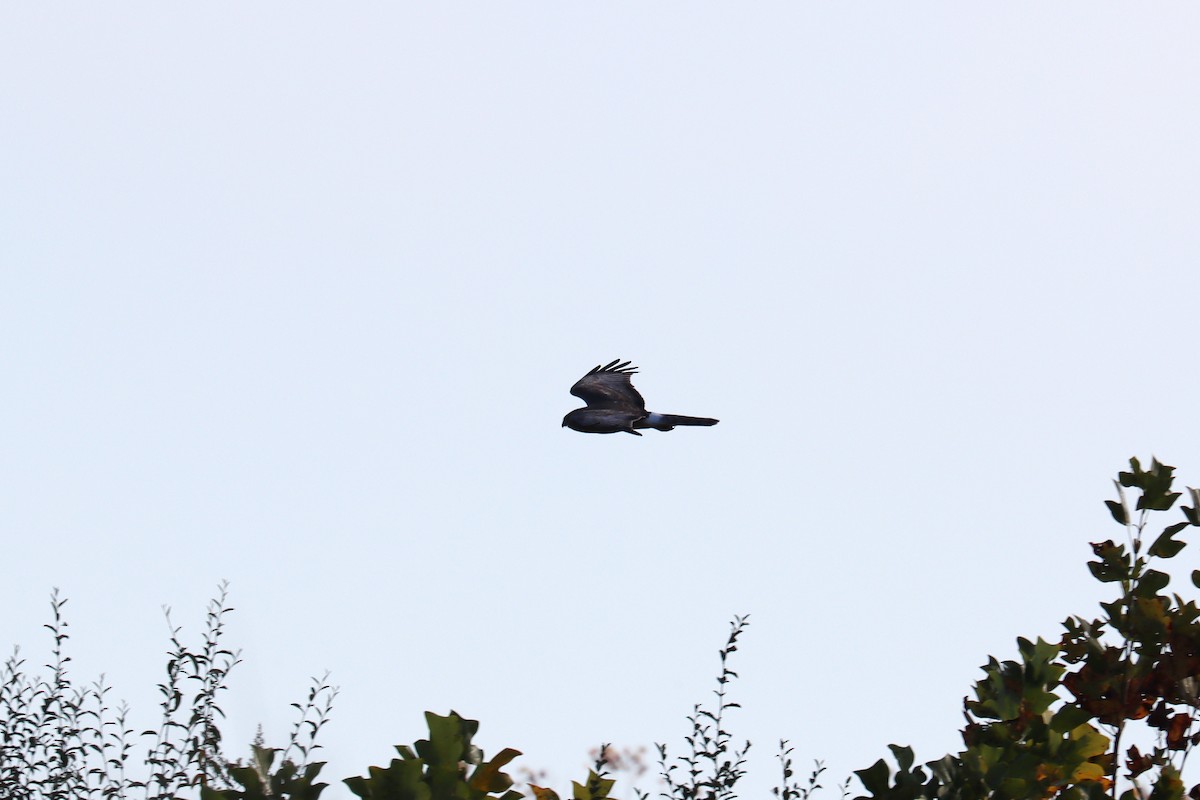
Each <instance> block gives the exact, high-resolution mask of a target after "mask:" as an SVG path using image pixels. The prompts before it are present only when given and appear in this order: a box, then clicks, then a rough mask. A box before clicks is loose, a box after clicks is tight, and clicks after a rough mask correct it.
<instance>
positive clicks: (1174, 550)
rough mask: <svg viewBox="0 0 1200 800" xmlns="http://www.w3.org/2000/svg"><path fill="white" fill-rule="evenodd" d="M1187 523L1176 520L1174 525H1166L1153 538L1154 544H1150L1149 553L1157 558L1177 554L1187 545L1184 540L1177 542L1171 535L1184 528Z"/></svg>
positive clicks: (1172, 556)
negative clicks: (1156, 536)
mask: <svg viewBox="0 0 1200 800" xmlns="http://www.w3.org/2000/svg"><path fill="white" fill-rule="evenodd" d="M1187 526H1188V523H1186V522H1177V523H1175V524H1174V525H1169V526H1167V527H1166V528H1165V529H1164V530H1163V532H1162V533H1161V534H1159V537H1158V538H1157V539H1155V540H1154V544H1152V545H1150V550H1149V551H1147V552H1148V554H1149V555H1151V556H1156V557H1158V558H1174V557H1175V556H1176V555H1178V554H1179V551H1180V550H1182V549H1183V548H1185V547H1187V543H1186V542H1179V541H1176V540H1174V539H1172V538H1171V537H1172V536H1174V535H1175V534H1177V533H1179V532H1180V531H1181V530H1183V529H1184V528H1186V527H1187Z"/></svg>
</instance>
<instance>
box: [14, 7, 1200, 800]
mask: <svg viewBox="0 0 1200 800" xmlns="http://www.w3.org/2000/svg"><path fill="white" fill-rule="evenodd" d="M1198 26H1200V7H1198V6H1196V5H1195V4H1191V3H1161V4H1157V5H1156V6H1155V7H1154V9H1153V10H1152V11H1146V10H1144V9H1133V8H1132V7H1130V6H1129V5H1127V4H1119V3H1092V2H1089V3H1083V2H1062V3H1052V4H1046V3H1023V2H1007V3H1003V4H963V3H951V2H945V3H874V4H867V3H859V2H845V3H841V2H839V3H815V2H814V3H770V2H762V3H708V2H689V3H681V2H655V3H633V2H628V3H614V2H605V3H515V2H503V3H487V4H483V3H477V4H467V3H439V4H433V3H427V4H419V5H418V4H395V3H352V4H346V3H339V4H334V5H328V4H316V3H268V2H262V3H250V4H245V3H226V2H218V3H206V4H203V5H202V6H195V5H193V6H190V7H187V8H184V7H181V6H179V5H177V4H161V3H149V2H147V3H141V4H136V3H123V2H119V3H104V4H68V3H54V4H44V3H38V4H33V3H10V4H6V5H5V7H4V8H3V10H2V11H0V107H2V108H3V116H2V119H3V123H2V125H0V185H2V187H3V188H2V190H0V342H2V343H0V396H2V397H3V401H2V402H3V413H2V414H0V448H2V450H3V454H4V455H3V458H2V459H0V526H2V535H3V541H4V547H3V560H2V561H0V604H2V606H3V608H4V612H5V613H4V615H3V618H2V619H0V646H3V647H7V646H9V644H13V643H21V644H23V645H24V647H25V650H26V652H28V653H29V654H30V655H31V658H30V660H31V662H32V663H38V661H39V660H42V659H44V658H45V655H44V654H45V652H46V650H47V636H46V634H45V632H44V631H42V630H41V628H40V626H41V624H42V623H43V622H46V621H48V618H49V612H48V604H47V601H48V596H49V592H50V590H51V587H54V586H58V587H60V588H61V589H62V591H63V593H64V594H65V595H66V596H68V597H69V598H70V600H71V601H70V604H69V605H68V611H69V618H70V620H71V622H72V628H71V631H72V633H73V639H72V642H71V645H72V647H71V652H72V654H73V656H74V658H75V660H74V662H73V664H72V667H73V671H74V672H73V674H74V675H75V676H76V677H77V678H78V679H80V680H90V679H92V678H94V677H95V676H96V675H98V674H99V673H100V672H104V673H106V674H107V676H108V678H109V680H110V682H111V683H112V684H114V687H115V688H114V694H115V695H116V696H119V697H125V698H127V699H128V700H129V701H130V702H131V703H132V704H133V705H134V706H135V720H136V727H139V728H141V727H151V726H152V725H153V724H154V722H155V719H156V716H155V708H154V703H155V695H154V690H153V686H154V683H155V682H156V681H158V680H160V675H161V672H162V668H163V663H164V661H165V657H164V655H163V654H164V652H165V650H166V647H167V626H166V624H165V623H164V622H163V619H162V612H161V607H162V606H163V605H170V606H172V607H173V608H174V609H175V618H176V621H177V622H178V623H181V624H183V625H184V626H185V633H186V632H188V631H190V632H191V633H192V634H197V633H198V632H199V630H200V626H201V623H202V620H203V607H204V604H205V602H206V601H207V599H208V598H209V597H210V596H211V595H212V593H213V592H214V591H215V587H216V585H217V584H218V582H219V581H221V580H222V579H228V580H229V581H230V582H231V592H232V603H233V605H234V606H235V607H236V609H237V610H236V612H235V613H234V614H233V615H232V617H231V618H230V639H231V642H232V643H233V644H235V645H238V646H240V647H241V648H242V650H243V658H244V663H243V664H242V665H240V666H239V667H238V668H237V669H236V670H235V671H234V672H233V674H232V675H231V689H230V693H229V694H228V695H227V696H226V698H225V704H224V705H225V708H226V711H227V712H228V713H229V717H230V719H229V725H228V728H227V736H228V737H229V740H230V744H231V749H232V750H234V751H235V752H237V750H238V749H239V748H240V747H241V743H243V742H248V741H249V739H250V737H251V736H252V735H253V732H254V728H255V726H256V725H257V724H258V723H260V722H261V723H262V724H263V725H264V727H265V731H266V734H267V738H268V740H269V742H281V741H282V740H283V738H284V737H285V736H286V733H287V730H288V727H289V725H290V722H291V719H292V717H291V709H289V708H288V704H289V703H290V702H293V701H297V700H300V699H301V698H302V697H303V694H304V692H305V689H306V686H307V681H308V677H309V676H311V675H314V674H320V673H322V672H323V671H324V670H326V669H329V670H332V672H333V677H332V680H333V681H334V682H335V683H337V684H339V685H340V686H341V687H342V694H341V696H340V697H339V700H338V703H337V706H336V708H335V710H334V714H333V720H332V722H331V723H330V725H329V727H328V728H327V729H326V731H325V734H326V735H325V737H324V744H325V745H326V748H327V749H326V750H325V757H326V758H328V760H329V761H330V762H331V763H330V766H329V767H328V768H327V772H326V777H327V778H328V779H330V780H331V781H332V782H333V783H335V785H336V789H331V790H330V791H329V792H328V793H327V796H329V797H333V798H337V797H345V796H348V792H346V791H344V790H343V787H342V786H341V784H340V779H341V778H343V777H346V776H349V775H353V774H362V773H363V772H364V771H365V769H366V767H367V766H368V765H369V764H380V763H385V762H386V761H387V760H388V759H390V758H391V756H392V755H393V751H392V750H391V745H393V744H397V743H401V742H411V741H412V740H414V739H416V738H418V737H420V736H422V735H423V733H424V728H423V718H422V716H421V714H422V712H423V711H424V710H426V709H431V710H435V711H438V712H439V713H445V712H446V711H447V710H449V709H451V708H453V709H456V710H458V711H459V712H461V713H462V714H464V715H466V716H468V717H473V718H476V719H479V720H481V721H482V729H481V732H480V741H479V743H480V744H481V745H482V746H483V747H484V749H485V750H486V751H488V752H496V751H497V750H499V749H500V748H501V747H506V746H511V747H516V748H518V749H521V750H523V751H524V752H525V753H526V756H525V757H524V758H522V759H521V760H520V762H518V763H519V764H525V765H528V766H530V767H534V768H546V769H548V770H550V772H551V774H552V776H553V780H554V781H555V786H557V787H558V788H559V789H560V790H563V789H565V788H567V786H568V784H567V780H568V779H570V778H578V777H580V776H581V775H582V774H583V773H584V770H585V763H586V753H587V750H588V748H589V747H591V746H593V745H595V744H597V743H598V742H600V741H613V742H617V743H619V744H623V745H640V744H646V745H649V744H651V743H652V742H654V741H668V742H671V743H672V744H673V745H674V746H675V747H676V749H678V748H679V747H680V746H681V745H682V742H681V737H682V735H683V734H684V733H685V732H686V722H685V720H684V717H685V715H686V713H687V712H688V711H689V710H690V708H691V705H692V704H693V703H695V702H699V701H704V700H707V699H708V698H709V697H710V696H711V695H710V691H711V689H712V688H713V685H714V684H713V676H714V674H715V672H716V670H717V660H716V650H717V648H718V647H719V645H720V644H721V642H722V641H723V639H724V636H725V634H726V631H727V626H728V620H729V619H730V618H731V616H732V615H733V614H735V613H737V614H745V613H749V614H751V622H752V625H751V628H750V630H749V632H748V633H747V634H746V637H745V639H744V640H743V647H742V649H741V651H740V652H739V653H737V654H736V659H737V660H736V662H735V663H734V667H735V669H738V670H739V671H740V673H741V676H742V677H741V681H740V683H738V684H737V685H736V688H735V689H734V692H735V694H736V698H735V699H737V700H739V701H740V702H742V703H743V705H744V709H743V710H742V711H741V712H737V713H736V715H735V716H734V717H733V722H732V724H733V726H734V728H733V730H734V732H735V733H736V734H738V735H740V736H744V737H749V738H750V739H752V740H753V741H754V742H755V756H754V758H752V760H751V765H750V766H751V771H752V774H751V778H750V780H749V783H748V784H747V796H751V795H757V796H760V797H762V796H765V792H766V791H767V788H768V787H769V786H770V785H772V781H774V779H775V774H776V768H775V765H774V763H773V761H772V760H771V754H772V751H773V748H774V744H773V743H774V742H776V741H777V740H778V739H779V738H781V737H787V738H789V739H792V740H793V741H794V742H795V744H796V746H797V752H796V755H797V757H798V758H799V759H800V760H801V761H802V762H807V761H808V760H809V759H812V758H823V759H825V760H826V761H827V762H828V764H829V766H830V771H831V776H832V781H833V782H836V780H837V779H840V778H841V777H843V776H845V775H847V774H848V773H849V772H850V770H853V769H859V768H863V767H866V766H868V765H870V764H871V763H872V762H873V761H875V760H876V759H877V758H879V757H881V756H883V755H885V753H886V744H887V743H889V742H898V743H909V744H912V745H914V746H915V747H916V748H917V756H918V758H920V759H921V760H929V759H933V758H938V757H940V756H942V755H943V754H945V753H946V752H947V751H954V750H956V749H957V748H958V747H959V745H960V740H959V738H958V734H957V731H958V729H959V727H960V724H961V713H960V709H961V700H962V697H963V695H964V694H966V693H967V692H968V691H969V690H970V687H971V685H972V684H973V682H974V681H975V680H977V678H978V677H979V676H980V673H979V671H978V667H979V666H980V665H981V664H983V663H984V662H985V661H986V660H987V656H988V655H996V656H997V657H1000V658H1011V657H1014V656H1015V653H1016V648H1015V644H1014V639H1015V637H1017V636H1018V635H1023V636H1027V637H1036V636H1039V635H1041V636H1045V637H1047V638H1057V636H1058V635H1059V632H1060V628H1059V623H1060V622H1061V621H1062V620H1063V619H1064V618H1066V617H1067V616H1068V615H1070V614H1090V615H1094V614H1095V613H1097V611H1098V609H1097V607H1096V602H1097V601H1099V600H1103V599H1108V597H1109V595H1108V594H1106V592H1105V590H1104V588H1103V587H1101V586H1100V585H1099V584H1096V583H1095V582H1094V581H1092V580H1091V578H1090V577H1089V575H1088V573H1087V570H1086V568H1085V566H1084V563H1085V561H1086V559H1087V558H1088V556H1089V553H1090V551H1089V549H1088V546H1087V542H1088V541H1094V540H1099V539H1103V538H1108V537H1111V536H1116V535H1120V534H1121V531H1120V530H1119V529H1118V528H1117V527H1116V525H1115V524H1114V523H1112V521H1111V519H1110V518H1109V517H1108V514H1107V511H1106V510H1105V509H1104V507H1103V505H1102V501H1103V500H1104V499H1106V498H1108V497H1110V496H1111V494H1112V488H1111V483H1110V480H1111V478H1112V477H1113V476H1115V474H1116V471H1117V470H1118V469H1120V468H1122V467H1123V466H1124V465H1125V463H1126V459H1127V458H1128V457H1129V456H1131V455H1139V456H1142V457H1145V458H1148V457H1149V456H1150V455H1151V454H1156V455H1158V456H1159V457H1160V458H1162V459H1163V460H1164V461H1166V462H1167V463H1172V464H1176V465H1178V466H1179V467H1180V473H1181V476H1182V479H1183V481H1184V482H1186V483H1190V484H1192V485H1196V484H1198V483H1200V426H1198V425H1197V417H1196V413H1197V396H1198V392H1197V390H1198V388H1200V371H1198V370H1197V341H1198V340H1200V330H1198V328H1200V322H1198V320H1200V269H1198V268H1197V253H1198V251H1200V225H1198V219H1200V148H1198V147H1197V142H1200V103H1198V102H1197V96H1198V89H1200V47H1197V39H1196V31H1197V30H1200V27H1198ZM617 357H620V358H623V359H632V360H633V361H634V363H635V364H636V365H637V366H638V367H640V368H641V370H642V371H641V372H640V373H639V374H638V375H637V376H636V379H635V383H636V385H637V387H638V389H639V390H641V392H642V394H643V395H645V397H646V398H647V403H648V405H649V407H650V408H651V409H652V410H655V411H662V412H673V413H682V414H693V415H702V416H713V417H718V418H720V420H721V423H720V424H719V425H718V426H716V427H714V428H696V429H678V430H675V431H673V432H670V433H658V432H654V431H650V432H647V435H645V436H643V437H641V438H637V437H633V436H625V435H618V436H594V435H584V434H579V433H575V432H572V431H570V430H567V429H563V428H562V427H561V424H560V423H561V419H562V416H563V414H565V413H566V412H567V411H569V410H571V409H572V408H575V407H577V405H579V403H578V402H577V401H576V399H575V398H573V397H571V396H569V395H568V389H569V388H570V386H571V384H572V383H573V382H574V381H575V380H576V379H578V378H579V377H580V376H581V375H582V374H583V373H584V372H586V371H587V370H588V369H589V368H591V367H592V366H594V365H596V364H597V363H601V362H606V361H609V360H611V359H613V358H617ZM1188 552H1191V551H1190V550H1189V551H1185V555H1184V556H1182V557H1181V559H1183V560H1185V561H1187V562H1188V563H1187V565H1186V566H1187V567H1188V568H1189V569H1190V567H1191V566H1194V564H1195V562H1194V558H1195V554H1194V553H1193V554H1192V556H1191V557H1190V558H1191V559H1192V560H1188V559H1189V557H1188V556H1187V553H1188ZM1181 566H1183V565H1182V564H1181ZM235 743H237V744H236V746H235ZM647 788H651V789H653V788H654V787H653V784H652V783H650V784H647Z"/></svg>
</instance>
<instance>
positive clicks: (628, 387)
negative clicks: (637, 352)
mask: <svg viewBox="0 0 1200 800" xmlns="http://www.w3.org/2000/svg"><path fill="white" fill-rule="evenodd" d="M636 372H637V367H631V366H629V362H628V361H622V360H621V359H619V358H618V359H616V360H615V361H611V362H609V363H608V364H605V365H604V366H603V367H601V366H597V367H596V368H595V369H593V370H592V371H591V372H589V373H588V374H587V375H584V376H583V377H582V378H580V379H579V380H577V381H576V382H575V385H574V386H572V387H571V394H573V395H575V396H576V397H578V398H580V399H581V400H583V402H585V403H587V404H588V408H619V409H628V410H633V411H640V412H645V410H646V401H645V400H643V399H642V396H641V395H640V394H638V390H637V389H635V388H633V382H632V380H631V379H630V377H629V376H630V375H633V374H634V373H636Z"/></svg>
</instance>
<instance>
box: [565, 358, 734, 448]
mask: <svg viewBox="0 0 1200 800" xmlns="http://www.w3.org/2000/svg"><path fill="white" fill-rule="evenodd" d="M629 363H630V362H628V361H622V360H621V359H619V358H618V359H616V360H615V361H611V362H609V363H608V364H605V365H604V366H603V367H601V366H597V367H595V368H594V369H592V371H590V372H589V373H588V374H587V375H584V376H583V377H582V378H580V379H579V380H578V381H576V382H575V385H574V386H572V387H571V394H573V395H575V396H576V397H578V398H580V399H581V400H583V402H585V403H587V408H577V409H575V410H574V411H572V412H571V413H569V414H567V415H566V416H565V417H563V423H562V424H563V427H564V428H570V429H571V430H574V431H580V432H582V433H622V432H624V433H632V434H633V435H634V436H641V434H640V433H638V429H639V428H654V429H655V430H656V431H669V430H671V429H673V428H674V427H675V426H676V425H716V424H717V420H715V419H711V418H709V417H684V416H680V415H679V414H656V413H654V412H652V411H647V410H646V401H645V400H643V399H642V396H641V395H640V394H639V393H638V390H637V389H635V388H633V381H632V379H631V378H630V377H629V376H630V375H633V374H635V373H636V372H637V367H631V366H629Z"/></svg>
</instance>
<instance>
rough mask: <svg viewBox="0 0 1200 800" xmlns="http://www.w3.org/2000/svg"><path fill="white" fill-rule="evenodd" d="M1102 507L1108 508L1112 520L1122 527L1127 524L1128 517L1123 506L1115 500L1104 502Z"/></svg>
mask: <svg viewBox="0 0 1200 800" xmlns="http://www.w3.org/2000/svg"><path fill="white" fill-rule="evenodd" d="M1104 505H1106V506H1108V511H1109V513H1110V514H1112V517H1113V519H1115V520H1116V521H1117V522H1119V523H1121V524H1122V525H1128V524H1129V515H1128V514H1126V513H1125V506H1123V505H1121V504H1120V503H1118V502H1117V501H1116V500H1105V501H1104Z"/></svg>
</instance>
